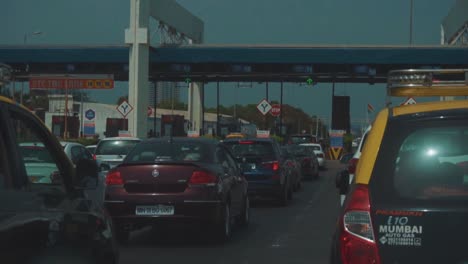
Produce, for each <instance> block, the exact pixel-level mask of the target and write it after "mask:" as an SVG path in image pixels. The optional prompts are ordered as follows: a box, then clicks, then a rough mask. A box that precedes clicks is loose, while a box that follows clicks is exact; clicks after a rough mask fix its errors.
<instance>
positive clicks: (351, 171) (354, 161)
mask: <svg viewBox="0 0 468 264" xmlns="http://www.w3.org/2000/svg"><path fill="white" fill-rule="evenodd" d="M358 161H359V159H356V158H352V159H350V160H349V162H348V172H349V174H354V173H355V172H356V167H357V163H358Z"/></svg>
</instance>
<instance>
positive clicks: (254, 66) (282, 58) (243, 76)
mask: <svg viewBox="0 0 468 264" xmlns="http://www.w3.org/2000/svg"><path fill="white" fill-rule="evenodd" d="M149 54H150V55H149V56H150V58H149V63H150V65H149V76H150V77H149V78H150V79H151V80H155V81H186V80H187V79H190V81H200V82H212V81H239V82H240V81H258V82H262V81H273V82H274V81H278V82H279V81H284V82H305V81H306V80H309V79H313V81H314V82H333V81H334V82H360V83H383V82H386V78H387V74H388V72H389V71H390V70H397V69H407V68H416V69H439V68H441V69H446V68H468V48H466V47H457V46H308V45H206V44H204V45H169V46H168V45H166V46H157V47H151V48H150V53H149ZM128 60H129V47H127V46H124V45H117V46H0V63H5V64H8V65H10V66H11V67H12V68H13V69H14V75H15V76H16V78H17V79H19V80H20V79H25V78H27V77H28V75H29V74H113V75H114V79H115V80H121V81H125V80H128Z"/></svg>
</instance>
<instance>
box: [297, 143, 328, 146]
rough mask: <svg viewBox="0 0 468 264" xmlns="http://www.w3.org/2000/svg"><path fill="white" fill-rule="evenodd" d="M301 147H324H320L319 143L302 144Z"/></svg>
mask: <svg viewBox="0 0 468 264" xmlns="http://www.w3.org/2000/svg"><path fill="white" fill-rule="evenodd" d="M299 145H301V146H319V147H322V145H320V144H319V143H301V144H299Z"/></svg>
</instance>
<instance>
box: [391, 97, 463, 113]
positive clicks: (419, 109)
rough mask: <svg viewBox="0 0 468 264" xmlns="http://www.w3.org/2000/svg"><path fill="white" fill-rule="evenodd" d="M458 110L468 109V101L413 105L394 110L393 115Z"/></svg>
mask: <svg viewBox="0 0 468 264" xmlns="http://www.w3.org/2000/svg"><path fill="white" fill-rule="evenodd" d="M457 108H468V100H455V101H437V102H426V103H418V104H413V105H403V106H398V107H395V108H393V115H394V116H399V115H407V114H414V113H423V112H431V111H439V110H450V109H457Z"/></svg>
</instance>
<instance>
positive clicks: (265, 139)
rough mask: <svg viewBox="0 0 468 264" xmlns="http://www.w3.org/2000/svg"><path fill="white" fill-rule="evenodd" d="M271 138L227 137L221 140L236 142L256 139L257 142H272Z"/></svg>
mask: <svg viewBox="0 0 468 264" xmlns="http://www.w3.org/2000/svg"><path fill="white" fill-rule="evenodd" d="M273 140H274V139H272V138H227V139H225V140H224V141H223V142H238V141H258V142H272V141H273Z"/></svg>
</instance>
